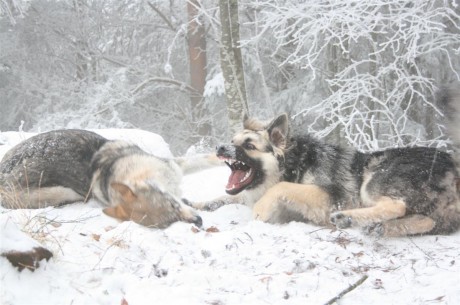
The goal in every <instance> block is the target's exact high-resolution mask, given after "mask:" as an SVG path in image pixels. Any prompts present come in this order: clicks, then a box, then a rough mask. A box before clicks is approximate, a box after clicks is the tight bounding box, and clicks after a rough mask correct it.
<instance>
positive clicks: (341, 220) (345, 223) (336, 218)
mask: <svg viewBox="0 0 460 305" xmlns="http://www.w3.org/2000/svg"><path fill="white" fill-rule="evenodd" d="M330 221H331V223H332V224H333V225H335V226H336V227H337V228H338V229H346V228H349V227H351V225H352V223H353V218H352V217H351V216H348V215H345V214H344V213H342V212H337V213H333V214H331V217H330Z"/></svg>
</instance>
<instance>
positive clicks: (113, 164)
mask: <svg viewBox="0 0 460 305" xmlns="http://www.w3.org/2000/svg"><path fill="white" fill-rule="evenodd" d="M216 161H217V158H215V156H213V157H210V156H205V155H204V156H198V157H195V158H192V159H186V158H177V159H163V158H158V157H155V156H153V155H151V154H148V153H146V152H144V151H143V150H142V149H140V148H139V147H138V146H136V145H134V144H130V143H127V142H125V141H109V140H107V139H105V138H104V137H102V136H100V135H98V134H96V133H94V132H91V131H85V130H57V131H50V132H46V133H42V134H38V135H36V136H34V137H31V138H29V139H27V140H25V141H23V142H21V143H19V144H18V145H17V146H15V147H13V148H12V149H11V150H10V151H8V152H7V153H6V154H5V156H4V158H3V159H2V161H1V162H0V196H1V203H2V205H3V206H4V207H6V208H10V209H18V208H42V207H46V206H59V205H63V204H67V203H72V202H77V201H86V200H87V199H88V198H90V197H92V196H93V197H95V198H96V199H97V200H98V201H100V202H101V203H102V204H103V205H104V206H105V208H104V210H103V211H104V212H105V213H106V214H107V215H109V216H112V217H115V218H117V219H120V220H133V221H135V222H137V223H139V224H141V225H144V226H147V227H155V228H164V227H167V226H168V225H170V224H171V223H173V222H175V221H185V222H190V223H194V224H196V225H198V226H201V224H202V219H201V217H200V216H199V215H198V214H197V212H196V211H195V210H194V209H193V208H191V207H189V206H187V205H185V204H184V203H183V202H182V200H181V199H180V188H179V185H180V181H181V178H182V174H183V170H186V171H193V170H196V169H197V168H205V167H209V166H213V165H216V164H217V162H216Z"/></svg>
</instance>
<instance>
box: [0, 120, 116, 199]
mask: <svg viewBox="0 0 460 305" xmlns="http://www.w3.org/2000/svg"><path fill="white" fill-rule="evenodd" d="M106 142H107V139H105V138H104V137H102V136H100V135H98V134H96V133H94V132H91V131H86V130H76V129H68V130H55V131H49V132H46V133H41V134H38V135H36V136H33V137H31V138H29V139H27V140H25V141H23V142H21V143H19V144H18V145H16V146H15V147H13V148H12V149H11V150H9V151H8V152H7V153H6V154H5V156H4V157H3V159H2V162H0V185H8V184H13V185H16V187H20V188H22V189H26V188H29V187H30V188H32V187H37V188H40V187H53V186H63V187H68V188H71V189H73V190H74V191H75V192H77V193H78V194H80V195H82V196H86V194H87V193H88V190H89V189H90V185H91V176H92V171H91V168H90V164H91V159H92V157H93V155H94V153H95V152H96V151H97V150H99V148H100V147H101V146H102V145H104V143H106Z"/></svg>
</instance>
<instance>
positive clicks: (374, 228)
mask: <svg viewBox="0 0 460 305" xmlns="http://www.w3.org/2000/svg"><path fill="white" fill-rule="evenodd" d="M363 232H364V234H366V235H369V236H374V237H382V236H383V235H385V226H384V225H383V223H381V222H376V223H372V224H370V225H367V226H365V227H364V228H363Z"/></svg>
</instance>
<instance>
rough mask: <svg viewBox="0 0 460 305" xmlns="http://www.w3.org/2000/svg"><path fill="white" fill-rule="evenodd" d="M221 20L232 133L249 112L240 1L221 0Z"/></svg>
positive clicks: (223, 70)
mask: <svg viewBox="0 0 460 305" xmlns="http://www.w3.org/2000/svg"><path fill="white" fill-rule="evenodd" d="M219 9H220V21H221V29H222V36H221V44H222V46H221V49H220V60H221V68H222V72H223V75H224V79H225V96H226V98H227V112H228V121H229V129H230V133H231V134H233V133H234V132H236V131H237V130H239V129H240V128H241V122H242V119H243V114H244V113H248V106H247V100H246V86H245V83H244V70H243V59H242V56H241V47H240V32H239V21H238V1H237V0H219Z"/></svg>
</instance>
